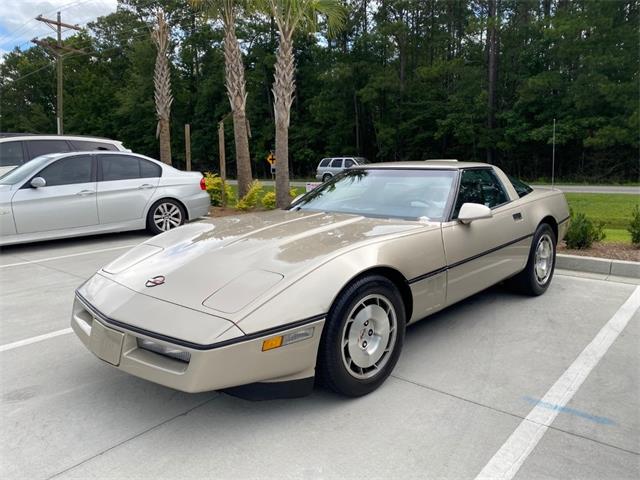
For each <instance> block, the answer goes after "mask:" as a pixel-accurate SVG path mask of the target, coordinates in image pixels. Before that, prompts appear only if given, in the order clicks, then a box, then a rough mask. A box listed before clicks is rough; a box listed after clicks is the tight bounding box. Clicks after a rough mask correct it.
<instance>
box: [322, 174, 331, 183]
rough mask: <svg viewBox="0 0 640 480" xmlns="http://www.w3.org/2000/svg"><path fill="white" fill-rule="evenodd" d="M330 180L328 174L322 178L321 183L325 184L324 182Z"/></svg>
mask: <svg viewBox="0 0 640 480" xmlns="http://www.w3.org/2000/svg"><path fill="white" fill-rule="evenodd" d="M330 178H331V174H330V173H325V174H324V175H323V176H322V181H323V182H326V181H328V180H329V179H330Z"/></svg>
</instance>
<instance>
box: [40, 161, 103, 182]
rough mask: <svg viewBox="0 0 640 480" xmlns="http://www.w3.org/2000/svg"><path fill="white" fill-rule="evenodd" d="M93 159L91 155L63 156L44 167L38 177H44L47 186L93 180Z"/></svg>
mask: <svg viewBox="0 0 640 480" xmlns="http://www.w3.org/2000/svg"><path fill="white" fill-rule="evenodd" d="M91 164H92V159H91V157H90V156H89V155H79V156H76V157H65V158H61V159H60V160H58V161H57V162H54V163H52V164H50V165H48V166H47V167H45V168H43V169H42V170H41V171H40V173H38V174H36V175H35V176H36V177H42V178H44V179H45V181H46V182H47V185H46V186H47V187H55V186H58V185H73V184H74V183H90V182H92V181H93V180H92V178H93V175H92V173H91V172H92V165H91Z"/></svg>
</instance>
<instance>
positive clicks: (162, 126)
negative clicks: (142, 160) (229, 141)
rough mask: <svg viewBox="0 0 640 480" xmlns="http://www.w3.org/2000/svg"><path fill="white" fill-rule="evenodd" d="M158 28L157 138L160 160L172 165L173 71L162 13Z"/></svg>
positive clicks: (153, 33) (153, 35) (154, 33)
mask: <svg viewBox="0 0 640 480" xmlns="http://www.w3.org/2000/svg"><path fill="white" fill-rule="evenodd" d="M156 20H157V23H156V26H155V28H154V29H153V30H152V31H151V38H152V39H153V43H154V44H155V46H156V49H157V54H156V67H155V70H154V72H153V85H154V87H155V94H154V96H155V101H156V115H157V116H158V127H157V129H156V137H157V138H159V139H160V160H161V161H162V162H164V163H166V164H168V165H171V132H170V127H169V117H170V116H171V104H172V103H173V95H171V71H170V69H169V59H168V57H167V52H168V50H169V25H168V24H167V21H166V20H165V18H164V14H163V13H162V11H159V12H158V13H157V14H156Z"/></svg>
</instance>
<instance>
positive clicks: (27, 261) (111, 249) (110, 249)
mask: <svg viewBox="0 0 640 480" xmlns="http://www.w3.org/2000/svg"><path fill="white" fill-rule="evenodd" d="M136 245H137V244H132V245H122V246H120V247H111V248H101V249H100V250H91V251H89V252H79V253H70V254H69V255H60V256H58V257H49V258H41V259H37V260H25V261H24V262H16V263H9V264H8V265H0V268H8V267H18V266H20V265H30V264H32V263H41V262H50V261H51V260H60V259H62V258H71V257H79V256H81V255H92V254H94V253H102V252H112V251H114V250H122V249H124V248H131V247H135V246H136Z"/></svg>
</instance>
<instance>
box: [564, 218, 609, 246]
mask: <svg viewBox="0 0 640 480" xmlns="http://www.w3.org/2000/svg"><path fill="white" fill-rule="evenodd" d="M603 228H604V223H603V222H593V221H592V220H591V219H590V218H588V217H587V216H586V215H585V214H584V213H577V214H575V215H574V214H573V212H571V223H570V224H569V228H568V230H567V234H566V235H565V237H564V241H565V242H566V243H567V247H569V248H573V249H583V248H590V247H591V245H593V243H594V242H599V241H601V240H604V237H605V234H604V230H603Z"/></svg>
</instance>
